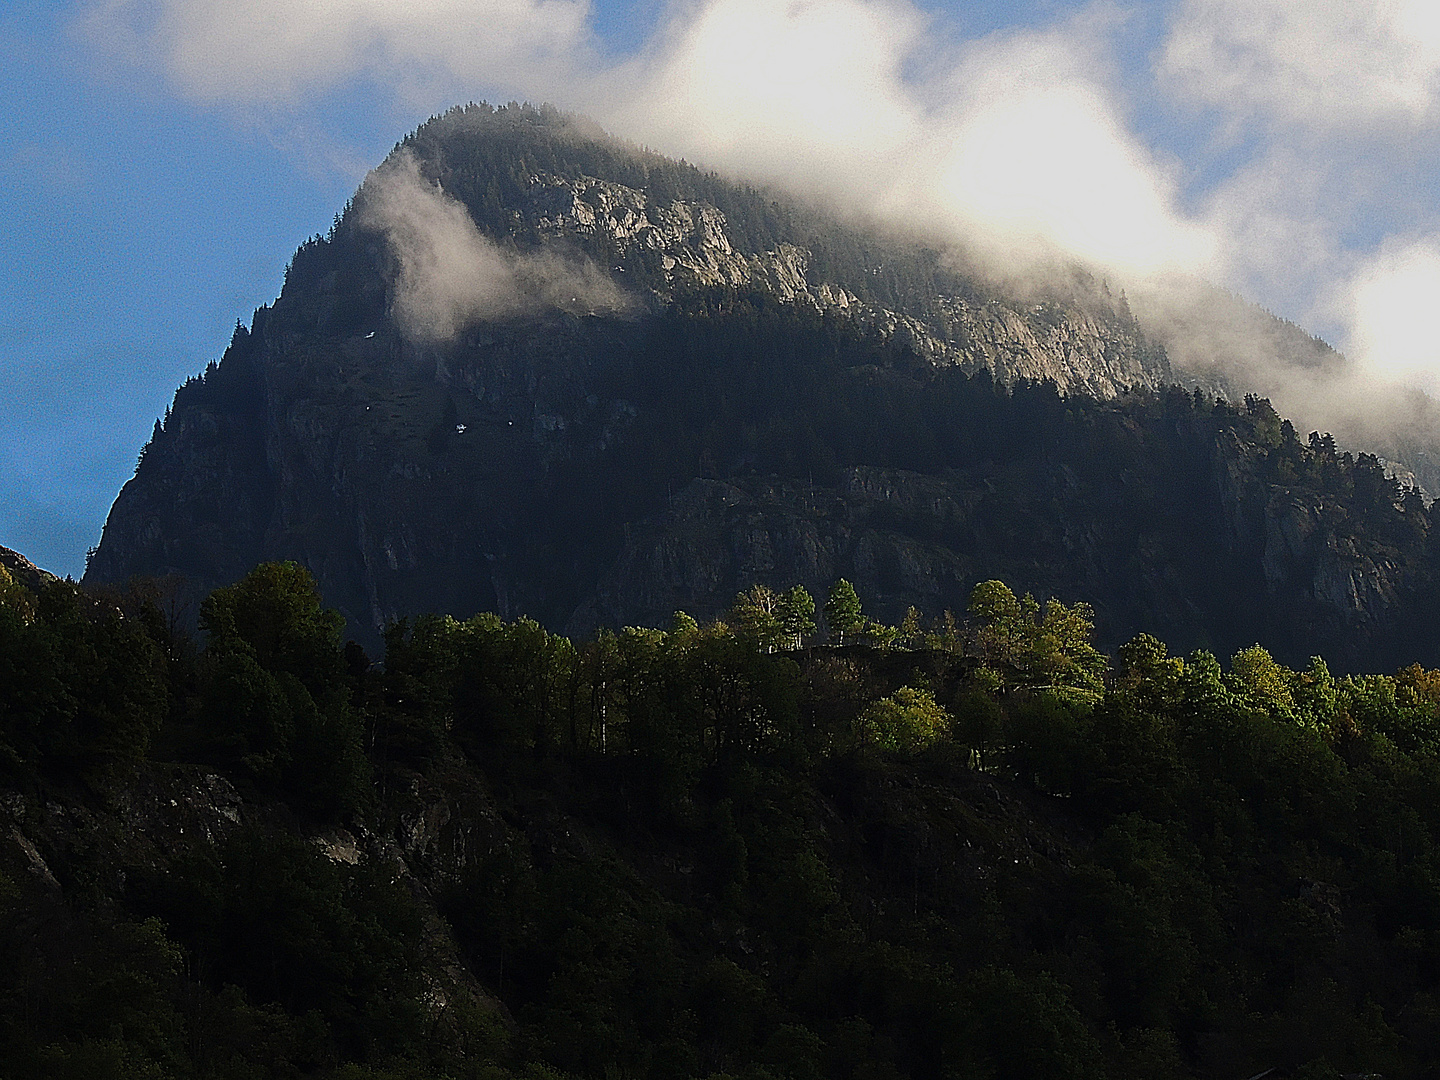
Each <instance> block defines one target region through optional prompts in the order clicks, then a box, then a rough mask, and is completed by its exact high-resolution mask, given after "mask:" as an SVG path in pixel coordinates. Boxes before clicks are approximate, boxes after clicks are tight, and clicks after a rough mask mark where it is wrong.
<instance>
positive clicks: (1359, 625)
mask: <svg viewBox="0 0 1440 1080" xmlns="http://www.w3.org/2000/svg"><path fill="white" fill-rule="evenodd" d="M1173 378H1174V376H1173V373H1172V372H1171V371H1170V368H1169V364H1168V361H1167V359H1166V354H1165V351H1164V350H1163V349H1162V348H1160V347H1159V346H1158V345H1157V344H1155V342H1154V341H1152V340H1150V339H1149V338H1147V336H1146V335H1145V334H1144V333H1143V332H1142V331H1141V328H1140V326H1139V325H1138V324H1137V323H1136V321H1135V319H1134V317H1133V316H1132V315H1131V314H1130V311H1129V308H1128V306H1127V304H1126V302H1125V299H1124V297H1123V296H1116V295H1112V294H1111V293H1110V291H1109V289H1108V288H1107V287H1106V286H1105V284H1104V283H1103V282H1099V281H1095V280H1093V279H1090V278H1088V277H1086V276H1085V275H1084V274H1082V273H1079V272H1076V273H1073V274H1071V275H1070V276H1069V278H1068V279H1067V280H1066V281H1064V282H1063V283H1058V284H1052V285H1051V286H1049V287H1047V289H1045V290H1043V291H1040V292H1032V293H1031V294H1028V295H1025V296H1018V295H1014V294H1009V293H1005V292H1003V291H1000V290H998V289H997V288H996V287H993V286H989V285H986V284H984V283H983V282H982V281H980V280H979V279H976V278H973V277H969V276H966V275H965V274H963V273H961V272H960V271H959V270H957V269H956V268H955V265H954V264H953V262H952V261H951V260H950V259H949V258H948V257H945V256H942V255H941V254H940V253H939V252H936V251H934V250H929V249H927V248H925V247H924V246H923V245H918V244H916V243H913V242H902V241H900V240H895V239H889V240H887V239H882V238H877V237H876V236H874V235H872V234H870V233H866V232H864V231H861V230H858V229H856V228H853V227H850V226H846V225H843V224H841V223H838V222H836V221H833V220H829V219H827V218H825V217H824V216H823V215H821V214H819V213H817V212H813V211H809V210H805V209H802V208H797V207H794V206H789V205H786V204H783V203H780V202H778V201H776V200H774V199H773V198H772V197H770V196H769V195H767V194H762V193H759V192H755V191H752V190H748V189H745V188H741V187H737V186H735V185H733V184H730V183H728V182H726V181H723V180H721V179H719V178H717V177H715V176H713V175H706V174H703V173H701V172H699V171H697V170H695V169H694V168H692V167H690V166H688V165H685V164H683V163H676V162H673V161H669V160H667V159H665V158H662V157H659V156H657V155H654V154H650V153H647V152H644V151H641V150H638V149H636V148H633V147H627V146H623V145H620V144H617V143H616V142H615V141H613V140H611V139H609V138H608V137H606V136H604V135H603V134H602V133H599V132H596V131H594V130H592V129H589V128H587V127H586V126H585V125H584V124H583V123H581V122H579V121H575V120H573V119H572V118H568V117H565V116H562V115H560V114H557V113H555V112H553V111H546V110H535V109H530V108H526V107H511V108H506V109H499V110H494V109H490V108H489V107H486V106H470V107H467V108H465V109H457V110H455V111H453V112H451V113H449V114H447V115H446V116H444V117H441V118H438V119H436V120H434V121H431V122H430V123H429V124H426V125H425V126H424V127H422V128H421V129H420V130H419V131H417V132H416V133H415V134H414V135H412V136H411V137H409V138H408V139H406V140H405V141H404V142H403V143H402V144H401V146H400V147H398V148H397V150H396V153H395V154H394V155H392V157H391V158H390V159H389V160H388V161H387V162H386V164H385V165H384V166H382V167H381V168H380V169H379V170H377V171H376V173H374V174H373V175H372V176H371V177H370V178H369V179H368V180H367V181H366V184H365V185H364V186H363V187H362V189H361V190H360V192H359V193H358V194H357V196H356V198H355V200H354V201H353V203H352V204H351V205H350V206H349V207H347V209H346V211H345V213H344V214H343V215H342V216H341V217H340V218H339V219H337V223H336V226H335V228H334V230H333V231H332V233H331V234H330V236H328V237H326V238H324V239H318V238H317V239H316V240H315V241H313V242H311V243H309V244H307V245H306V246H305V247H303V248H302V249H301V250H300V251H299V252H297V254H296V256H295V259H294V261H293V263H292V265H291V267H290V269H289V272H288V274H287V278H286V284H285V288H284V291H283V292H282V294H281V296H280V298H279V299H278V300H277V301H276V303H275V304H274V306H273V307H270V308H262V309H261V310H260V311H258V312H256V315H255V319H254V321H253V324H252V325H251V327H250V328H249V329H248V330H247V329H244V328H237V331H236V334H235V338H234V340H233V342H232V343H231V345H230V347H229V349H228V350H226V353H225V355H224V357H223V358H222V359H221V361H220V362H219V364H217V365H212V366H211V367H210V368H209V369H208V370H207V371H206V373H205V374H204V375H203V376H201V377H199V378H196V379H194V380H191V381H190V382H189V383H187V384H186V385H185V386H184V387H182V388H181V389H180V391H179V392H178V393H177V394H176V398H175V402H174V405H173V407H172V409H171V410H170V411H169V413H168V415H167V416H166V418H165V420H164V422H163V424H157V426H156V430H155V433H154V436H153V437H152V439H151V441H150V443H149V444H148V445H147V446H146V448H145V450H144V453H143V455H142V460H141V462H140V465H139V467H138V469H137V472H136V475H135V477H134V479H133V480H132V481H131V482H130V483H129V484H127V485H126V487H125V489H124V490H123V491H122V492H121V495H120V497H119V499H117V501H116V503H115V506H114V508H113V509H112V511H111V514H110V518H109V520H108V522H107V524H106V528H105V533H104V536H103V538H102V541H101V543H100V545H99V548H98V550H97V551H96V553H95V554H94V557H93V559H92V560H91V562H90V565H89V567H88V569H87V573H86V579H85V580H86V582H87V583H91V584H95V583H104V582H109V583H121V582H124V581H126V580H127V579H129V578H131V577H133V576H136V575H144V576H150V577H157V578H160V577H166V576H173V577H175V578H176V579H177V580H180V581H182V582H183V583H184V584H183V585H182V586H181V589H182V591H185V593H186V595H187V596H188V597H189V598H190V600H191V602H192V604H193V603H194V602H196V601H198V598H199V597H200V596H203V595H204V593H205V592H206V591H208V590H209V589H211V588H214V587H216V586H220V585H224V584H227V583H229V582H232V581H235V580H237V579H238V578H239V577H240V576H241V575H242V574H243V573H245V572H246V571H247V570H248V569H249V568H250V567H251V566H253V565H255V563H257V562H259V561H261V560H264V559H276V558H290V559H295V560H298V561H300V562H301V563H303V564H304V565H306V566H308V567H309V568H310V569H311V570H312V571H313V572H314V573H315V575H316V577H317V579H318V581H319V582H320V586H321V588H322V590H323V592H324V595H325V596H326V598H327V600H328V601H329V602H330V603H332V604H334V605H335V606H336V607H337V608H338V609H339V610H340V611H341V612H342V613H343V614H344V615H345V617H346V618H347V620H348V621H349V624H350V626H351V633H353V634H355V635H356V636H357V637H358V638H359V639H360V640H362V641H364V642H366V643H367V644H369V645H370V646H371V647H372V648H373V647H375V646H376V645H378V642H379V638H380V634H381V633H382V631H383V628H384V627H385V626H386V625H387V624H388V623H389V622H391V621H393V620H394V619H396V618H398V617H402V616H404V615H406V614H410V613H415V612H423V611H448V612H452V613H454V614H456V615H459V616H462V617H463V616H467V615H469V614H472V613H474V612H476V611H495V612H498V613H499V614H501V615H502V616H503V617H512V616H514V615H518V614H528V615H532V616H534V617H536V618H538V619H539V620H540V621H541V622H542V623H543V624H545V625H546V626H548V627H550V628H551V629H554V630H564V631H566V632H569V633H572V634H581V635H583V634H586V633H589V632H592V631H593V630H594V629H595V628H596V627H601V626H623V625H628V624H643V625H661V624H663V623H664V622H666V621H667V620H668V618H669V615H670V613H671V612H672V611H673V610H675V609H676V608H684V609H686V610H690V611H693V612H696V613H697V614H699V615H700V616H702V617H708V616H710V615H713V614H714V613H715V612H717V611H719V610H720V609H721V608H722V607H723V606H724V605H725V604H726V603H727V602H728V599H729V597H731V596H733V595H734V594H735V592H737V591H739V590H740V589H742V588H744V587H745V586H747V585H749V584H751V583H752V582H755V581H766V580H784V581H791V582H796V581H798V582H801V583H803V584H805V585H806V586H807V587H809V588H811V589H812V590H820V589H823V588H824V587H825V586H826V584H827V583H828V582H829V581H832V580H834V579H835V578H837V577H840V576H845V577H847V578H848V579H850V580H852V581H854V582H855V583H856V584H857V585H858V586H859V587H860V588H861V589H862V591H864V592H865V593H866V595H867V596H869V597H871V598H872V600H871V603H872V606H873V607H874V608H875V609H876V610H877V612H879V613H880V614H881V615H882V616H884V617H886V618H888V619H890V620H891V621H898V620H899V619H900V617H901V615H902V613H903V612H904V610H905V609H906V607H908V606H910V605H914V606H917V607H919V608H920V609H921V610H923V611H925V612H926V613H928V614H930V615H934V616H938V615H939V614H940V613H941V612H942V611H944V610H946V609H951V610H957V611H958V610H962V609H963V607H964V604H965V601H966V598H967V596H968V594H969V590H970V589H971V587H973V585H974V584H975V583H976V582H977V581H979V580H983V579H985V578H992V577H1003V578H1005V579H1006V580H1010V581H1013V582H1015V583H1017V584H1018V585H1019V586H1021V587H1022V588H1024V589H1028V590H1033V591H1036V592H1038V593H1040V594H1042V595H1047V596H1048V595H1058V596H1062V597H1071V598H1074V597H1078V596H1085V597H1087V598H1088V599H1089V600H1090V601H1091V602H1093V603H1094V605H1095V607H1096V610H1097V614H1098V625H1099V628H1100V633H1101V638H1102V641H1104V642H1105V643H1106V644H1107V645H1114V644H1117V643H1118V642H1120V641H1123V640H1125V639H1126V638H1128V637H1129V636H1131V635H1132V634H1133V633H1135V632H1136V631H1138V630H1139V629H1141V628H1150V629H1153V630H1156V631H1159V632H1160V633H1162V634H1164V635H1165V636H1166V637H1167V638H1168V639H1169V640H1172V641H1174V642H1176V643H1177V645H1180V646H1183V647H1185V648H1190V647H1193V646H1197V645H1210V646H1212V647H1214V648H1216V649H1219V650H1220V651H1222V652H1224V653H1228V652H1230V651H1233V650H1234V649H1235V648H1237V647H1239V646H1241V645H1244V644H1248V643H1250V642H1253V641H1256V640H1263V641H1265V642H1267V643H1268V644H1270V645H1271V647H1272V648H1274V649H1275V650H1276V652H1277V654H1278V655H1281V656H1282V657H1284V658H1285V659H1286V660H1288V661H1290V662H1292V663H1301V662H1303V660H1304V658H1305V657H1306V656H1308V655H1310V654H1311V653H1312V652H1325V653H1326V654H1327V655H1330V656H1332V657H1333V658H1334V660H1335V662H1336V663H1338V664H1341V665H1344V666H1346V667H1353V666H1357V665H1358V666H1361V667H1385V666H1390V665H1391V664H1393V663H1397V662H1399V660H1400V659H1402V658H1404V659H1409V658H1412V657H1421V658H1423V659H1426V660H1427V662H1428V661H1429V660H1430V659H1431V658H1432V657H1434V655H1435V649H1436V648H1437V635H1436V630H1435V629H1434V628H1433V627H1431V626H1430V623H1429V621H1428V620H1426V619H1424V618H1422V617H1421V615H1422V613H1423V612H1424V611H1426V610H1428V608H1427V607H1426V605H1427V604H1428V603H1429V597H1430V591H1429V590H1430V588H1431V580H1432V576H1433V574H1432V566H1433V560H1432V558H1431V556H1430V553H1429V546H1428V540H1427V537H1428V533H1429V515H1428V514H1427V512H1426V510H1425V508H1424V506H1423V505H1422V504H1421V500H1420V499H1418V498H1416V497H1413V496H1408V497H1407V495H1406V493H1405V492H1403V491H1401V490H1400V489H1399V488H1398V487H1397V486H1396V485H1395V484H1394V483H1392V482H1390V481H1388V480H1387V479H1386V477H1385V475H1384V473H1383V470H1382V469H1381V467H1380V465H1379V464H1378V463H1377V462H1376V461H1375V460H1373V459H1366V458H1362V459H1361V460H1359V461H1356V460H1354V459H1352V458H1351V457H1349V456H1348V455H1343V454H1337V453H1336V452H1335V450H1334V446H1333V443H1329V442H1327V441H1325V440H1319V441H1316V442H1313V443H1304V442H1302V441H1301V440H1300V439H1298V438H1297V437H1296V434H1295V433H1294V432H1293V431H1292V430H1290V429H1289V428H1288V427H1287V426H1285V425H1282V424H1281V422H1280V419H1279V418H1278V417H1276V416H1275V414H1274V412H1273V411H1272V410H1271V409H1270V408H1269V406H1268V405H1266V404H1265V403H1264V402H1260V401H1250V402H1248V403H1247V404H1246V405H1244V406H1229V405H1217V404H1216V403H1215V402H1214V401H1213V400H1211V399H1207V398H1203V397H1199V396H1193V395H1187V394H1184V393H1179V392H1173V391H1170V390H1166V389H1165V388H1166V386H1167V385H1168V384H1169V383H1170V382H1171V381H1172V379H1173Z"/></svg>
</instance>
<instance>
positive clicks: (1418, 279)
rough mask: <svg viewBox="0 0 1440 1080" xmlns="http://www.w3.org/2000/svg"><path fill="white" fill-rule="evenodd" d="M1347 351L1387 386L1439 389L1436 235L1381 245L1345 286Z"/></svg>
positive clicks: (1439, 249)
mask: <svg viewBox="0 0 1440 1080" xmlns="http://www.w3.org/2000/svg"><path fill="white" fill-rule="evenodd" d="M1347 299H1348V305H1349V309H1350V310H1349V313H1348V314H1349V321H1350V325H1351V328H1352V329H1351V334H1350V340H1349V343H1348V345H1349V352H1350V354H1351V355H1352V356H1353V357H1354V358H1355V359H1356V360H1357V361H1358V362H1359V363H1360V365H1361V368H1362V370H1363V371H1365V372H1366V373H1367V374H1370V375H1373V376H1375V377H1376V378H1378V379H1380V380H1382V381H1385V382H1398V383H1404V384H1406V385H1410V386H1418V387H1420V388H1421V389H1424V390H1427V391H1429V392H1430V393H1432V394H1433V393H1435V392H1437V391H1440V335H1437V333H1436V331H1435V312H1436V309H1437V307H1440V236H1431V237H1425V238H1421V239H1417V240H1411V241H1406V242H1392V243H1389V244H1386V245H1385V246H1383V247H1382V248H1381V249H1380V251H1378V252H1377V253H1376V254H1375V255H1374V256H1373V257H1372V258H1371V259H1369V260H1368V261H1367V262H1366V263H1365V264H1364V265H1363V266H1361V267H1360V269H1359V270H1358V272H1357V273H1356V274H1355V275H1354V277H1353V278H1352V279H1351V280H1350V282H1349V288H1348V298H1347Z"/></svg>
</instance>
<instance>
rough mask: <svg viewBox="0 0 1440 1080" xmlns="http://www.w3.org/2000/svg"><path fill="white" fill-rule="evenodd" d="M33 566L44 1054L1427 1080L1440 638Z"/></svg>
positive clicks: (56, 1068) (858, 1075) (18, 1003)
mask: <svg viewBox="0 0 1440 1080" xmlns="http://www.w3.org/2000/svg"><path fill="white" fill-rule="evenodd" d="M747 603H748V601H747V600H745V599H744V598H742V600H741V602H740V604H739V605H738V606H737V610H736V612H735V613H734V618H733V620H732V625H734V626H736V627H740V628H741V629H740V630H738V631H736V630H731V629H727V628H726V627H725V626H721V625H710V626H703V627H702V626H700V625H698V624H697V623H696V622H695V621H694V620H692V619H689V618H687V617H680V618H677V620H676V622H675V624H674V626H673V627H672V629H671V630H670V631H668V632H661V631H645V630H630V631H626V632H624V633H622V634H620V635H602V636H600V637H599V638H598V639H596V640H594V641H592V642H588V643H584V644H578V645H577V644H575V643H572V642H570V641H568V640H566V639H563V638H558V637H555V636H553V635H549V634H547V633H546V632H545V631H544V630H543V629H541V628H540V627H539V626H538V625H536V624H535V623H533V622H526V621H520V622H514V623H504V622H502V621H501V620H499V619H498V618H496V617H495V616H493V615H487V616H479V617H477V618H475V619H473V620H469V621H467V622H465V623H457V622H456V621H454V620H453V619H447V618H438V617H424V618H420V619H417V620H415V621H414V622H412V623H410V624H408V625H406V626H402V627H399V628H397V629H395V630H394V631H392V633H391V634H390V635H389V639H388V642H387V651H386V654H385V665H384V669H383V671H381V670H379V669H377V668H373V667H370V666H368V663H367V660H366V658H365V657H364V656H363V654H361V653H359V652H358V651H357V650H355V649H354V648H348V649H342V647H341V645H340V637H339V630H340V625H341V620H340V619H339V617H338V616H336V615H335V614H334V613H333V612H327V611H325V610H324V609H323V608H322V607H321V605H320V603H319V597H318V595H317V593H316V591H315V587H314V584H313V582H312V581H311V580H310V579H309V577H308V575H306V574H305V572H304V571H303V570H301V569H300V568H299V567H296V566H294V565H293V564H289V565H277V564H270V565H267V566H262V567H260V568H258V569H257V570H255V571H254V572H253V573H251V574H250V575H248V576H247V577H245V578H244V579H243V580H242V581H241V582H240V583H239V584H237V585H236V586H234V587H231V588H227V589H225V590H221V591H220V592H218V593H216V594H214V595H213V596H212V597H211V598H210V599H209V600H208V601H207V603H206V605H205V607H204V623H205V626H206V628H207V639H206V644H205V647H204V648H203V650H202V649H200V648H198V647H197V645H196V643H194V642H193V641H191V640H189V639H187V638H186V637H185V636H183V635H178V634H177V633H176V632H175V627H174V625H173V623H172V622H171V621H170V620H168V619H167V618H166V612H165V610H164V608H163V607H162V606H161V604H159V603H157V602H156V597H155V596H154V595H144V594H134V593H132V594H128V595H126V594H112V595H110V596H108V597H103V598H95V597H87V596H85V595H83V594H81V593H79V592H78V591H77V590H76V589H75V588H74V587H73V586H72V585H69V584H67V583H65V582H58V581H54V580H50V581H48V582H41V583H39V584H38V585H37V586H36V587H34V588H30V587H26V586H23V585H20V584H18V583H16V582H15V581H13V580H12V579H11V578H10V576H9V574H8V572H6V571H3V570H0V1077H4V1078H5V1080H11V1078H14V1080H21V1078H23V1080H37V1078H38V1080H52V1078H53V1080H62V1078H64V1080H68V1078H78V1077H85V1078H92V1077H126V1078H128V1077H185V1078H188V1077H195V1078H211V1077H214V1078H235V1077H245V1078H272V1077H273V1078H277V1080H278V1078H292V1077H298V1076H315V1077H327V1078H335V1080H413V1078H426V1080H439V1078H456V1080H458V1078H462V1077H463V1078H474V1080H481V1078H483V1080H507V1078H510V1077H517V1078H519V1077H524V1078H529V1080H568V1078H572V1077H573V1078H576V1080H579V1078H594V1080H599V1078H601V1077H614V1076H619V1075H624V1076H631V1077H636V1078H643V1080H686V1078H690V1077H697V1078H698V1077H708V1078H712V1080H720V1078H722V1077H747V1078H751V1080H786V1078H790V1080H818V1078H825V1080H863V1078H876V1077H883V1078H889V1080H895V1078H900V1077H916V1078H920V1077H937V1076H947V1077H948V1076H953V1077H993V1078H997V1080H1002V1078H1003V1080H1010V1078H1013V1080H1022V1078H1023V1080H1052V1078H1053V1080H1061V1078H1069V1080H1080V1078H1093V1080H1102V1078H1117V1080H1119V1078H1127V1080H1141V1078H1145V1080H1154V1078H1160V1077H1207V1078H1208V1077H1215V1078H1232V1077H1236V1076H1254V1075H1257V1074H1261V1073H1265V1072H1266V1071H1267V1070H1274V1071H1273V1072H1272V1073H1271V1075H1276V1076H1305V1077H1332V1078H1333V1077H1336V1076H1338V1075H1341V1074H1361V1075H1383V1076H1385V1077H1389V1078H1401V1077H1414V1078H1420V1077H1428V1076H1433V1075H1434V1074H1435V1071H1436V1069H1437V1068H1440V873H1437V867H1440V789H1437V778H1440V671H1436V670H1425V669H1422V668H1420V667H1418V666H1413V667H1410V668H1407V669H1405V670H1402V671H1400V672H1399V673H1397V674H1396V675H1394V676H1364V677H1356V678H1348V677H1347V678H1342V679H1336V678H1334V677H1332V675H1331V674H1330V672H1329V671H1328V670H1327V668H1326V666H1325V664H1324V663H1323V661H1319V660H1316V661H1313V662H1311V663H1310V664H1309V665H1308V666H1307V667H1306V668H1305V669H1304V670H1301V671H1292V670H1288V669H1286V668H1284V667H1282V666H1280V665H1277V664H1276V663H1275V662H1274V660H1273V659H1272V658H1271V657H1270V656H1269V655H1268V654H1267V653H1265V652H1264V650H1261V649H1258V648H1252V649H1247V650H1244V651H1243V652H1241V653H1239V654H1237V655H1236V656H1234V657H1233V658H1232V659H1231V661H1230V663H1229V669H1228V670H1223V669H1222V667H1221V666H1220V664H1218V663H1217V662H1216V660H1215V658H1214V657H1213V656H1211V655H1210V654H1208V653H1204V652H1198V653H1194V654H1192V655H1190V656H1188V657H1186V658H1184V659H1180V658H1173V657H1169V656H1167V654H1166V650H1165V647H1164V646H1163V645H1162V644H1161V643H1160V642H1158V641H1157V640H1155V639H1154V638H1149V637H1139V638H1137V639H1135V640H1133V641H1131V642H1129V643H1127V645H1126V646H1125V647H1124V648H1123V649H1122V650H1121V655H1120V660H1119V663H1118V664H1117V665H1116V666H1115V668H1114V670H1113V671H1111V672H1109V673H1108V674H1107V673H1106V672H1105V670H1104V669H1105V666H1106V665H1105V660H1104V658H1103V657H1101V656H1100V655H1099V654H1098V653H1096V652H1095V650H1094V649H1093V647H1092V645H1091V643H1090V640H1089V636H1088V629H1089V628H1088V623H1087V619H1086V611H1085V609H1084V608H1083V607H1080V606H1077V607H1074V608H1066V607H1064V606H1061V605H1056V604H1051V605H1049V606H1048V607H1047V608H1046V609H1045V610H1044V611H1043V612H1042V611H1040V610H1039V609H1038V608H1035V607H1033V606H1032V605H1029V604H1027V602H1026V598H1020V599H1017V598H1016V597H1015V596H1014V595H1013V593H1011V592H1010V590H1008V589H1007V588H1005V587H1004V586H1003V585H1000V583H998V582H989V583H985V584H984V585H983V586H982V587H980V588H979V589H977V590H976V592H975V596H974V598H973V603H972V605H971V607H972V610H973V612H974V614H973V616H972V619H971V621H970V622H969V623H968V624H961V625H958V626H954V627H946V628H941V629H939V630H937V631H936V632H935V633H932V634H928V635H927V634H924V633H917V632H916V631H915V630H914V629H913V628H911V629H910V630H909V631H908V632H907V637H906V638H905V640H906V641H907V642H908V644H907V645H906V646H905V647H897V646H892V647H889V648H872V647H869V646H863V645H862V646H846V647H844V648H832V647H824V646H810V647H807V648H802V649H795V650H776V651H767V648H768V647H767V646H766V645H765V644H764V641H763V639H762V638H759V637H756V636H755V635H754V634H753V633H751V632H750V631H749V630H748V629H746V628H747V627H752V626H754V625H757V624H756V623H755V620H754V615H755V612H754V609H753V607H747V606H746V604H747Z"/></svg>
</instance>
